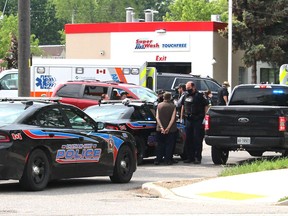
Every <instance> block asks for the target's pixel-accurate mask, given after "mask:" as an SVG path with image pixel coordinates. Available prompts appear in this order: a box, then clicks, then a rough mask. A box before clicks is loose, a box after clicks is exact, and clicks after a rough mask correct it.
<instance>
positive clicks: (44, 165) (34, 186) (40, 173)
mask: <svg viewBox="0 0 288 216" xmlns="http://www.w3.org/2000/svg"><path fill="white" fill-rule="evenodd" d="M49 176H50V164H49V160H48V158H47V155H46V154H45V152H43V151H42V150H40V149H36V150H35V151H33V152H31V154H30V156H29V159H28V161H27V164H26V166H25V169H24V172H23V175H22V178H21V179H20V181H19V183H20V185H21V187H22V188H23V189H25V190H29V191H40V190H43V189H44V188H45V187H46V186H47V184H48V182H49Z"/></svg>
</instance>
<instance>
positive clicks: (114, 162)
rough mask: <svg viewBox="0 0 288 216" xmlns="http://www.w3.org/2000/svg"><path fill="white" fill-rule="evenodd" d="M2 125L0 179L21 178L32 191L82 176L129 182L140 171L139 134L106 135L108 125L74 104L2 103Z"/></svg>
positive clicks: (29, 100) (19, 100)
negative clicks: (105, 177)
mask: <svg viewBox="0 0 288 216" xmlns="http://www.w3.org/2000/svg"><path fill="white" fill-rule="evenodd" d="M48 100H51V98H48ZM53 100H54V99H53ZM0 125H1V128H0V146H1V148H0V179H1V180H8V179H14V180H19V182H20V185H21V186H22V187H23V188H24V189H26V190H32V191H39V190H43V189H44V188H45V187H46V186H47V184H48V182H49V181H51V180H54V179H62V178H76V177H91V176H109V177H110V179H111V181H112V182H116V183H127V182H129V181H130V179H131V178H132V176H133V173H134V172H135V170H136V166H137V164H136V156H135V155H136V148H135V146H136V142H135V139H134V138H133V136H132V135H131V134H129V133H128V132H127V131H111V130H105V131H103V130H102V129H103V123H100V122H98V123H97V122H95V121H94V120H93V119H92V118H91V117H90V116H88V115H87V114H85V113H84V112H83V111H81V110H80V109H78V108H76V107H74V106H71V105H65V104H60V103H59V102H51V101H50V102H49V101H47V99H45V98H41V99H40V98H16V99H15V98H8V99H2V100H1V101H0Z"/></svg>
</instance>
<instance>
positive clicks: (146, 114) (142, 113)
mask: <svg viewBox="0 0 288 216" xmlns="http://www.w3.org/2000/svg"><path fill="white" fill-rule="evenodd" d="M131 120H133V121H155V117H154V115H153V113H152V112H151V111H150V110H149V109H147V108H144V107H135V110H134V112H133V114H132V116H131Z"/></svg>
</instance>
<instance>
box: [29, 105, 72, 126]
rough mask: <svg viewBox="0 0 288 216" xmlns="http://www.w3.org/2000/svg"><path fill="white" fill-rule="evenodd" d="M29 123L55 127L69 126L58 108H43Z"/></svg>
mask: <svg viewBox="0 0 288 216" xmlns="http://www.w3.org/2000/svg"><path fill="white" fill-rule="evenodd" d="M29 124H34V125H39V126H42V127H54V128H55V127H56V128H65V127H67V126H68V125H67V124H66V122H65V119H64V118H63V115H62V114H61V112H60V110H59V109H58V108H49V109H43V110H42V111H41V112H39V114H38V116H36V118H35V119H33V118H31V119H30V121H29Z"/></svg>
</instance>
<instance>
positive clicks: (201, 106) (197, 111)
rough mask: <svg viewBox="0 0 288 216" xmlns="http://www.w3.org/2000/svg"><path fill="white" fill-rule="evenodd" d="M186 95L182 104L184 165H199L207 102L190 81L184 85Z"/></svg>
mask: <svg viewBox="0 0 288 216" xmlns="http://www.w3.org/2000/svg"><path fill="white" fill-rule="evenodd" d="M186 91H187V93H186V94H185V96H184V99H183V102H182V113H183V114H184V118H185V131H186V140H185V146H184V154H185V156H186V158H187V159H186V160H184V163H191V162H193V163H195V164H200V163H201V160H202V137H203V136H202V134H203V132H202V130H203V120H204V117H205V113H206V112H207V110H208V105H209V104H208V100H207V99H206V98H205V96H204V94H203V93H201V92H199V91H198V90H197V89H196V86H195V84H194V83H193V82H192V81H189V82H187V83H186Z"/></svg>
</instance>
